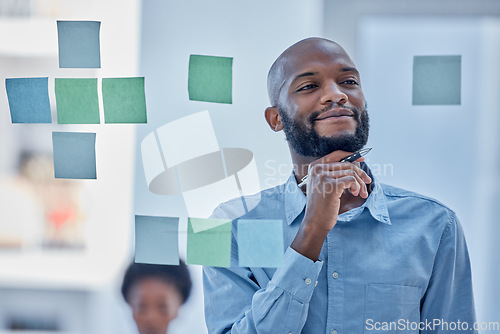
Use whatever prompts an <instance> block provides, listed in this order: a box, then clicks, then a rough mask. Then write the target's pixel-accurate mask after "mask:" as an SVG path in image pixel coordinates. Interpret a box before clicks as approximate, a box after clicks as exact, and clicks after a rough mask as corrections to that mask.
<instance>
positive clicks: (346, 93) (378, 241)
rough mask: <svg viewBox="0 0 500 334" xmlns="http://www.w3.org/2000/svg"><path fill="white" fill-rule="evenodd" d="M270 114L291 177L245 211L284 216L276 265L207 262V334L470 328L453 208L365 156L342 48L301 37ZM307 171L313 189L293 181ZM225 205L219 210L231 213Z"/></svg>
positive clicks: (360, 105) (285, 60) (274, 82)
mask: <svg viewBox="0 0 500 334" xmlns="http://www.w3.org/2000/svg"><path fill="white" fill-rule="evenodd" d="M268 92H269V98H270V102H271V107H269V108H267V109H266V110H265V118H266V120H267V123H268V124H269V126H270V128H271V129H272V130H273V131H281V130H283V131H284V132H285V136H286V139H287V141H288V145H289V148H290V154H291V157H292V161H293V166H294V167H293V172H292V174H291V176H290V178H289V179H288V181H287V182H286V183H285V184H283V185H280V186H277V187H274V188H271V189H267V190H264V191H262V192H261V193H260V196H261V201H260V203H259V205H258V206H257V207H256V208H255V209H253V210H251V211H250V212H248V213H242V215H241V217H240V218H243V219H280V220H282V221H283V229H284V240H285V247H286V249H285V255H284V261H283V266H281V267H279V268H242V267H238V261H237V260H238V259H237V247H238V245H237V242H236V233H237V231H236V227H237V226H236V224H233V252H232V254H233V257H232V262H231V267H230V268H213V267H204V269H203V273H204V288H205V315H206V323H207V327H208V329H209V332H210V333H273V334H276V333H297V334H298V333H314V334H317V333H331V334H339V333H346V334H355V333H452V332H453V333H475V332H476V331H475V330H474V328H473V326H474V321H475V315H474V301H473V295H472V281H471V270H470V263H469V256H468V252H467V246H466V242H465V238H464V235H463V231H462V228H461V226H460V224H459V222H458V220H457V218H456V216H455V213H454V212H453V211H451V210H450V209H448V208H447V207H445V206H444V205H442V204H441V203H439V202H437V201H436V200H433V199H431V198H428V197H425V196H422V195H419V194H416V193H413V192H409V191H406V190H402V189H399V188H395V187H392V186H388V185H385V184H380V183H378V182H377V180H375V179H374V178H373V175H372V174H371V172H370V169H369V168H368V166H367V165H366V164H365V163H364V162H363V159H360V160H358V161H357V162H354V163H350V162H339V161H340V160H342V159H343V158H344V157H346V156H348V155H349V154H351V153H353V152H355V151H357V150H359V149H361V148H363V147H364V145H365V144H366V142H367V140H368V130H369V119H368V114H367V110H366V102H365V97H364V94H363V90H362V89H361V81H360V75H359V72H358V70H357V69H356V66H355V65H354V63H353V61H352V60H351V58H350V57H349V55H348V54H347V53H346V52H345V51H344V49H343V48H342V47H341V46H340V45H338V44H336V43H334V42H332V41H329V40H326V39H321V38H309V39H305V40H302V41H300V42H298V43H296V44H294V45H292V46H291V47H289V48H288V49H287V50H285V51H284V52H283V53H282V54H281V55H280V56H279V57H278V59H276V61H275V62H274V64H273V65H272V67H271V69H270V71H269V75H268ZM306 174H308V182H307V185H306V186H303V187H301V188H299V187H298V182H300V180H301V179H302V177H303V176H305V175H306ZM234 210H235V205H234V202H232V201H229V202H227V203H225V204H223V205H221V206H220V207H218V208H217V209H216V211H215V212H214V215H213V217H219V218H224V217H231V218H234Z"/></svg>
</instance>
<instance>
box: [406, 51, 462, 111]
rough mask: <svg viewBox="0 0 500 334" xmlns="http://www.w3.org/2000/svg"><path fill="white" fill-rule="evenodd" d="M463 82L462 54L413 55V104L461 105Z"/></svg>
mask: <svg viewBox="0 0 500 334" xmlns="http://www.w3.org/2000/svg"><path fill="white" fill-rule="evenodd" d="M461 82H462V81H461V56H415V57H413V99H412V103H413V105H459V104H460V103H461V85H462V84H461Z"/></svg>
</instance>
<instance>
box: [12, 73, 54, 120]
mask: <svg viewBox="0 0 500 334" xmlns="http://www.w3.org/2000/svg"><path fill="white" fill-rule="evenodd" d="M48 85H49V78H12V79H5V88H6V90H7V97H8V99H9V107H10V117H11V119H12V123H52V116H51V115H50V102H49V89H48Z"/></svg>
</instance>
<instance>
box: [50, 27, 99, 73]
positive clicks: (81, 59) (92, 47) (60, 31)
mask: <svg viewBox="0 0 500 334" xmlns="http://www.w3.org/2000/svg"><path fill="white" fill-rule="evenodd" d="M100 28H101V22H97V21H57V36H58V42H59V67H60V68H100V67H101V52H100V41H99V30H100Z"/></svg>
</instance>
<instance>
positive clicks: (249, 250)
mask: <svg viewBox="0 0 500 334" xmlns="http://www.w3.org/2000/svg"><path fill="white" fill-rule="evenodd" d="M283 254H284V247H283V222H282V221H281V220H266V219H254V220H248V219H240V220H238V259H239V265H240V266H241V267H263V268H276V267H280V266H281V265H282V263H283Z"/></svg>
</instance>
